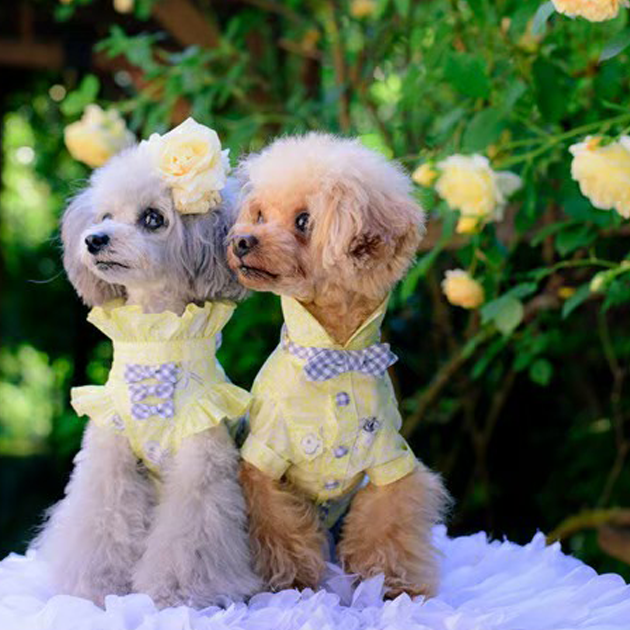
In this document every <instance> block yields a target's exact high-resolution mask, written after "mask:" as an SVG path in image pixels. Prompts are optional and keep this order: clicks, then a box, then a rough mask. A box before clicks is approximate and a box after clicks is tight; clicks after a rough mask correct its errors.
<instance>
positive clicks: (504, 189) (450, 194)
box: [435, 155, 521, 229]
mask: <svg viewBox="0 0 630 630" xmlns="http://www.w3.org/2000/svg"><path fill="white" fill-rule="evenodd" d="M437 166H438V168H439V169H440V172H441V175H440V177H439V179H438V180H437V182H436V184H435V190H436V191H437V193H438V195H440V197H442V199H444V200H445V201H446V203H448V205H449V206H450V207H451V208H452V209H453V210H459V211H460V212H461V214H462V217H467V218H470V217H472V218H475V220H476V221H478V222H485V221H490V220H498V219H501V218H502V215H503V209H504V207H505V204H506V202H507V197H509V196H510V195H511V194H513V193H514V192H515V191H516V190H517V189H518V188H520V186H521V179H520V177H518V176H517V175H515V174H514V173H507V172H505V173H504V172H495V171H493V170H492V168H491V167H490V162H489V161H488V159H487V158H485V157H483V156H481V155H451V156H450V157H448V158H447V159H445V160H443V161H442V162H440V163H439V164H438V165H437ZM469 225H471V222H470V221H467V222H464V223H463V224H462V229H466V227H467V226H469Z"/></svg>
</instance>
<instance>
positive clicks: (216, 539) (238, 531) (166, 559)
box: [134, 425, 261, 608]
mask: <svg viewBox="0 0 630 630" xmlns="http://www.w3.org/2000/svg"><path fill="white" fill-rule="evenodd" d="M237 470H238V452H237V450H236V447H235V446H234V444H233V443H232V440H231V439H230V437H229V435H228V433H227V430H226V429H225V427H224V425H219V426H218V427H216V428H214V429H209V430H207V431H204V432H203V433H199V434H197V435H195V436H192V437H189V438H188V439H186V440H185V441H184V443H183V444H182V446H181V447H180V449H179V450H178V452H177V454H176V455H175V456H174V458H173V460H172V461H171V463H170V466H169V468H168V470H167V471H166V472H165V479H164V486H163V488H162V495H161V500H160V504H159V506H158V507H157V508H156V512H155V522H154V525H153V529H152V530H151V533H150V534H149V538H148V542H147V549H146V552H145V554H144V556H143V558H142V560H141V561H140V564H139V565H138V567H137V570H136V572H135V574H134V588H135V589H136V590H137V591H139V592H143V593H147V594H149V595H150V596H151V597H152V598H153V600H154V601H155V603H156V604H157V605H158V606H160V607H166V606H174V605H179V604H186V605H190V606H194V607H197V608H201V607H205V606H209V605H212V604H222V603H224V602H225V601H227V600H240V599H244V598H246V597H248V596H250V595H252V594H253V593H255V592H256V591H258V590H259V589H260V585H261V583H260V580H259V579H258V577H257V576H256V575H255V574H254V572H253V569H252V558H251V553H250V548H249V540H248V536H247V519H246V513H245V502H244V500H243V495H242V492H241V488H240V486H239V484H238V481H237Z"/></svg>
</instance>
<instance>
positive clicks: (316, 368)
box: [282, 333, 398, 381]
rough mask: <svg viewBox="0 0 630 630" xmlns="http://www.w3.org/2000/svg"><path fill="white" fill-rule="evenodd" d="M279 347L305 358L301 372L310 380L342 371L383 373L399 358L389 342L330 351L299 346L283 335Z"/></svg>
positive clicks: (327, 376)
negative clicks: (358, 348) (361, 348)
mask: <svg viewBox="0 0 630 630" xmlns="http://www.w3.org/2000/svg"><path fill="white" fill-rule="evenodd" d="M282 346H283V348H285V349H286V350H288V351H289V352H290V353H291V354H293V355H294V356H296V357H298V358H299V359H305V360H306V365H305V366H304V373H305V374H306V378H307V379H308V380H309V381H327V380H328V379H331V378H335V377H336V376H339V375H340V374H343V373H344V372H362V373H363V374H368V375H370V376H382V375H383V374H385V372H386V371H387V368H388V367H389V366H390V365H393V364H394V363H396V361H398V357H397V356H396V355H395V354H394V353H393V352H392V351H391V350H390V349H389V344H388V343H375V344H373V345H371V346H368V347H367V348H364V349H363V350H329V349H326V348H309V347H306V346H298V345H297V344H296V343H293V342H292V341H289V339H288V338H287V336H286V333H285V334H283V340H282Z"/></svg>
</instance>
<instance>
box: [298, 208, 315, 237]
mask: <svg viewBox="0 0 630 630" xmlns="http://www.w3.org/2000/svg"><path fill="white" fill-rule="evenodd" d="M310 218H311V215H310V214H309V213H308V212H300V214H298V215H297V217H295V228H296V229H297V231H298V232H302V234H306V230H308V221H309V219H310Z"/></svg>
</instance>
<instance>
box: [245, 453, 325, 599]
mask: <svg viewBox="0 0 630 630" xmlns="http://www.w3.org/2000/svg"><path fill="white" fill-rule="evenodd" d="M239 478H240V482H241V486H242V487H243V493H244V495H245V501H246V503H247V507H248V510H249V528H250V536H251V544H252V549H253V552H254V557H255V558H256V571H257V573H258V575H261V576H262V577H263V579H264V580H265V581H266V583H267V585H268V587H269V588H270V589H271V590H274V591H279V590H282V589H285V588H313V589H314V588H317V586H318V584H319V582H320V581H321V578H322V575H323V573H324V569H325V568H326V565H325V562H324V549H325V547H326V536H325V534H324V532H323V531H322V530H321V528H320V527H319V523H318V518H317V511H316V509H315V507H314V505H313V504H312V503H311V502H310V501H308V499H306V498H305V497H304V496H303V495H301V494H300V493H299V492H298V491H297V490H296V489H295V488H293V487H291V486H290V485H289V484H287V483H282V482H278V481H275V480H273V479H271V478H270V477H268V476H267V475H265V474H264V473H262V472H260V471H259V470H258V469H257V468H255V467H254V466H252V465H251V464H248V463H247V462H243V464H242V465H241V469H240V475H239Z"/></svg>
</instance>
